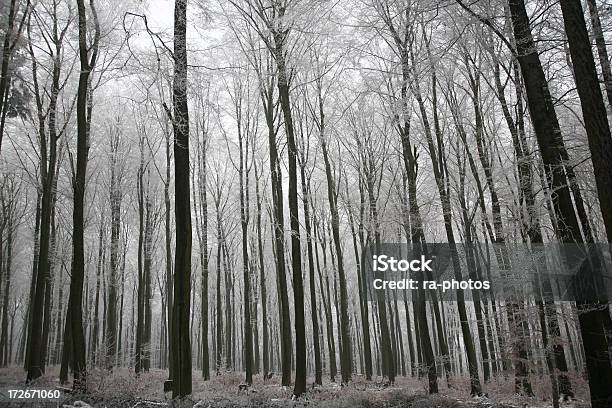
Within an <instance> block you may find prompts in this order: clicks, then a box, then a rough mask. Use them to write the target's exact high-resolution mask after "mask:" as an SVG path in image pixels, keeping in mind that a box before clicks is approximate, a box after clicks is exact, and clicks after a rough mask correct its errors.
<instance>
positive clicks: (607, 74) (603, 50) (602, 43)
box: [570, 0, 612, 109]
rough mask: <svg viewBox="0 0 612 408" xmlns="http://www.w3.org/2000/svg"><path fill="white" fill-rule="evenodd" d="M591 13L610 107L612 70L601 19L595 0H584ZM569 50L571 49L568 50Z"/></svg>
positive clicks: (610, 106)
mask: <svg viewBox="0 0 612 408" xmlns="http://www.w3.org/2000/svg"><path fill="white" fill-rule="evenodd" d="M586 3H587V6H588V7H589V14H590V15H591V26H592V27H593V34H594V35H595V44H596V45H597V54H598V56H599V64H600V67H601V73H602V77H603V80H604V85H605V87H606V96H607V97H608V104H609V105H608V106H609V108H610V109H612V70H611V69H610V58H609V57H608V49H607V46H606V39H605V37H604V34H603V30H602V29H601V19H600V18H599V9H598V7H597V0H586ZM570 52H571V50H570Z"/></svg>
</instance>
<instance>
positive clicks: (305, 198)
mask: <svg viewBox="0 0 612 408" xmlns="http://www.w3.org/2000/svg"><path fill="white" fill-rule="evenodd" d="M302 145H303V146H304V141H303V140H302ZM305 149H306V147H303V149H302V151H301V152H300V176H301V179H302V205H303V208H304V226H305V228H306V248H307V252H308V283H309V289H310V317H311V319H312V343H313V348H314V360H315V384H318V385H322V384H323V379H322V376H323V368H322V365H321V345H320V342H319V320H318V312H317V292H316V281H315V271H314V257H313V254H312V239H313V235H312V227H311V219H310V201H309V195H308V188H307V182H306V171H305V167H306V154H305V152H304V150H305ZM308 181H310V180H308ZM262 288H263V285H262Z"/></svg>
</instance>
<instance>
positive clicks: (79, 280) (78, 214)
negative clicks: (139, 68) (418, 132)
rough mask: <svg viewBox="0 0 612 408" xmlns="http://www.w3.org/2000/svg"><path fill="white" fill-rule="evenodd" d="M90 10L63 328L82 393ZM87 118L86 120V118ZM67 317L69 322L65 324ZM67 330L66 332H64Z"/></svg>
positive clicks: (82, 45)
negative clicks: (70, 255) (69, 274)
mask: <svg viewBox="0 0 612 408" xmlns="http://www.w3.org/2000/svg"><path fill="white" fill-rule="evenodd" d="M90 7H91V11H92V16H93V19H94V27H95V35H94V42H93V44H92V47H91V53H92V54H91V59H88V46H87V17H86V12H85V2H84V0H77V8H78V15H79V60H80V66H81V72H80V75H79V88H78V91H77V149H76V154H77V159H76V172H75V177H74V179H73V181H72V184H73V190H74V204H73V212H72V222H73V226H72V268H71V269H72V274H71V279H70V297H69V300H68V304H69V309H68V310H69V311H68V313H67V314H66V325H68V324H70V331H69V333H70V336H71V340H72V341H71V343H72V353H71V359H72V369H73V372H74V381H73V388H74V389H75V390H78V391H81V392H83V391H85V390H86V387H87V384H86V375H87V373H86V370H87V367H86V363H85V336H84V335H83V280H84V277H85V253H84V252H85V251H84V240H83V234H84V231H85V223H84V199H85V186H86V185H85V183H86V176H87V157H88V151H89V140H88V139H89V126H88V122H89V121H90V120H91V109H87V100H88V98H87V95H88V83H89V75H90V73H91V71H92V70H93V68H94V67H95V65H96V58H97V54H98V40H99V38H100V26H99V24H98V17H97V13H96V9H95V7H94V2H93V0H90ZM88 116H89V117H88ZM68 317H70V323H68ZM67 330H68V329H67Z"/></svg>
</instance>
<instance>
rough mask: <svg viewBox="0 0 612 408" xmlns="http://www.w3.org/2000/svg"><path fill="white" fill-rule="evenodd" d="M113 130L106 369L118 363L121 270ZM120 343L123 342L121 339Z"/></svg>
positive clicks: (116, 145) (116, 136)
mask: <svg viewBox="0 0 612 408" xmlns="http://www.w3.org/2000/svg"><path fill="white" fill-rule="evenodd" d="M115 126H117V128H115V129H113V134H112V135H111V142H110V146H111V163H110V166H111V182H110V206H111V242H110V276H109V281H108V286H109V288H108V310H107V315H106V319H107V322H106V330H107V331H106V334H105V336H104V337H105V339H106V362H105V364H106V368H107V369H112V368H113V367H114V365H115V362H116V350H117V332H116V329H117V307H116V303H117V275H118V270H119V232H120V228H121V198H122V197H121V176H120V174H117V173H118V172H119V169H118V149H119V135H120V132H121V130H120V129H119V128H118V126H119V124H116V125H115ZM119 341H121V340H120V339H119Z"/></svg>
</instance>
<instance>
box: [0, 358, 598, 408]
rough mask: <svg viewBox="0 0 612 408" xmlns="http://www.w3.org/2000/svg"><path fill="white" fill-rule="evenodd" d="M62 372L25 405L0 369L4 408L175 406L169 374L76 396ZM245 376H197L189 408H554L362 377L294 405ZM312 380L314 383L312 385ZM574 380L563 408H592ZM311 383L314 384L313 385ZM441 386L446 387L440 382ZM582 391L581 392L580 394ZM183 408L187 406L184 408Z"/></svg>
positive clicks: (540, 401)
mask: <svg viewBox="0 0 612 408" xmlns="http://www.w3.org/2000/svg"><path fill="white" fill-rule="evenodd" d="M58 370H59V368H58V367H50V368H48V370H47V373H46V374H45V375H44V376H43V377H42V378H40V379H38V380H37V381H36V383H35V384H32V385H30V386H28V387H27V388H39V389H60V390H61V391H62V396H61V398H60V399H59V400H55V401H53V402H32V401H29V402H25V401H15V400H11V402H9V400H8V399H7V390H9V389H25V388H26V387H25V385H24V378H25V373H24V371H23V370H22V369H21V367H9V368H1V369H0V407H7V408H14V407H65V408H71V407H82V408H88V407H90V406H94V407H109V408H110V407H126V408H146V407H151V408H157V407H164V406H170V405H171V404H170V402H171V401H170V400H169V397H170V394H164V393H163V383H164V380H165V379H166V378H167V372H166V371H163V370H151V372H149V373H144V374H141V375H140V376H138V377H137V376H136V375H135V374H134V373H133V371H131V370H128V369H127V368H125V369H116V370H114V371H113V372H112V373H109V372H108V371H103V370H92V371H90V373H89V391H90V394H88V395H87V396H78V395H71V394H69V393H67V392H65V391H66V390H67V388H61V387H60V384H59V381H58ZM242 380H243V376H242V375H240V374H239V373H226V374H223V375H221V376H213V377H212V378H211V380H210V381H206V382H205V381H202V379H201V373H200V372H196V371H194V373H193V394H192V396H191V399H190V401H188V402H191V403H188V404H186V405H189V406H194V407H197V408H208V407H211V408H217V407H221V408H234V407H235V408H240V407H279V408H280V407H296V408H297V407H325V408H358V407H363V408H400V407H402V408H404V407H405V408H409V407H410V408H430V407H431V408H433V407H436V408H461V407H466V408H513V407H517V408H519V407H520V408H523V407H534V408H547V407H552V403H551V402H550V400H546V398H545V395H546V392H547V390H548V389H549V387H548V386H547V384H546V383H545V382H541V383H540V382H535V381H534V384H533V386H534V392H535V394H536V396H535V397H533V398H525V397H519V396H517V395H513V393H512V390H513V380H512V378H509V379H505V380H503V379H500V380H497V381H494V382H491V383H488V384H487V385H486V387H485V388H486V389H485V392H486V393H487V395H488V396H487V397H479V398H471V397H470V396H469V382H468V379H463V378H454V379H453V380H452V381H453V384H454V387H453V388H452V389H448V388H443V389H441V392H440V394H437V395H427V394H426V392H425V390H426V383H425V382H421V381H419V380H416V379H411V378H403V377H398V379H397V381H396V382H395V384H394V385H393V386H390V387H383V386H382V385H381V384H380V383H377V382H375V381H372V382H366V381H365V379H364V378H363V377H361V376H359V375H357V376H355V378H354V381H353V382H352V383H351V385H350V386H348V387H340V386H338V385H337V384H334V383H331V382H329V380H327V381H325V380H324V382H323V386H321V387H316V388H312V387H310V388H309V390H308V392H307V393H306V394H305V395H304V396H303V397H301V398H300V399H299V400H297V401H292V399H291V392H292V390H291V388H287V387H281V386H280V377H279V376H274V377H273V378H272V379H271V380H268V381H266V382H263V380H262V378H261V376H255V377H254V383H253V386H252V387H251V388H250V389H249V390H246V391H245V390H240V387H239V385H240V384H241V383H242ZM310 380H312V379H310ZM581 381H582V380H581V379H575V382H574V384H575V388H576V389H577V390H578V392H577V399H576V400H575V401H573V402H569V403H562V404H561V408H570V407H571V408H587V407H589V406H590V404H589V403H586V402H585V400H586V399H587V398H588V395H585V393H586V392H587V391H586V390H587V385H586V383H585V382H584V381H582V382H581ZM311 383H312V381H309V384H311ZM441 383H442V382H441ZM580 390H582V392H580ZM182 406H184V405H182Z"/></svg>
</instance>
